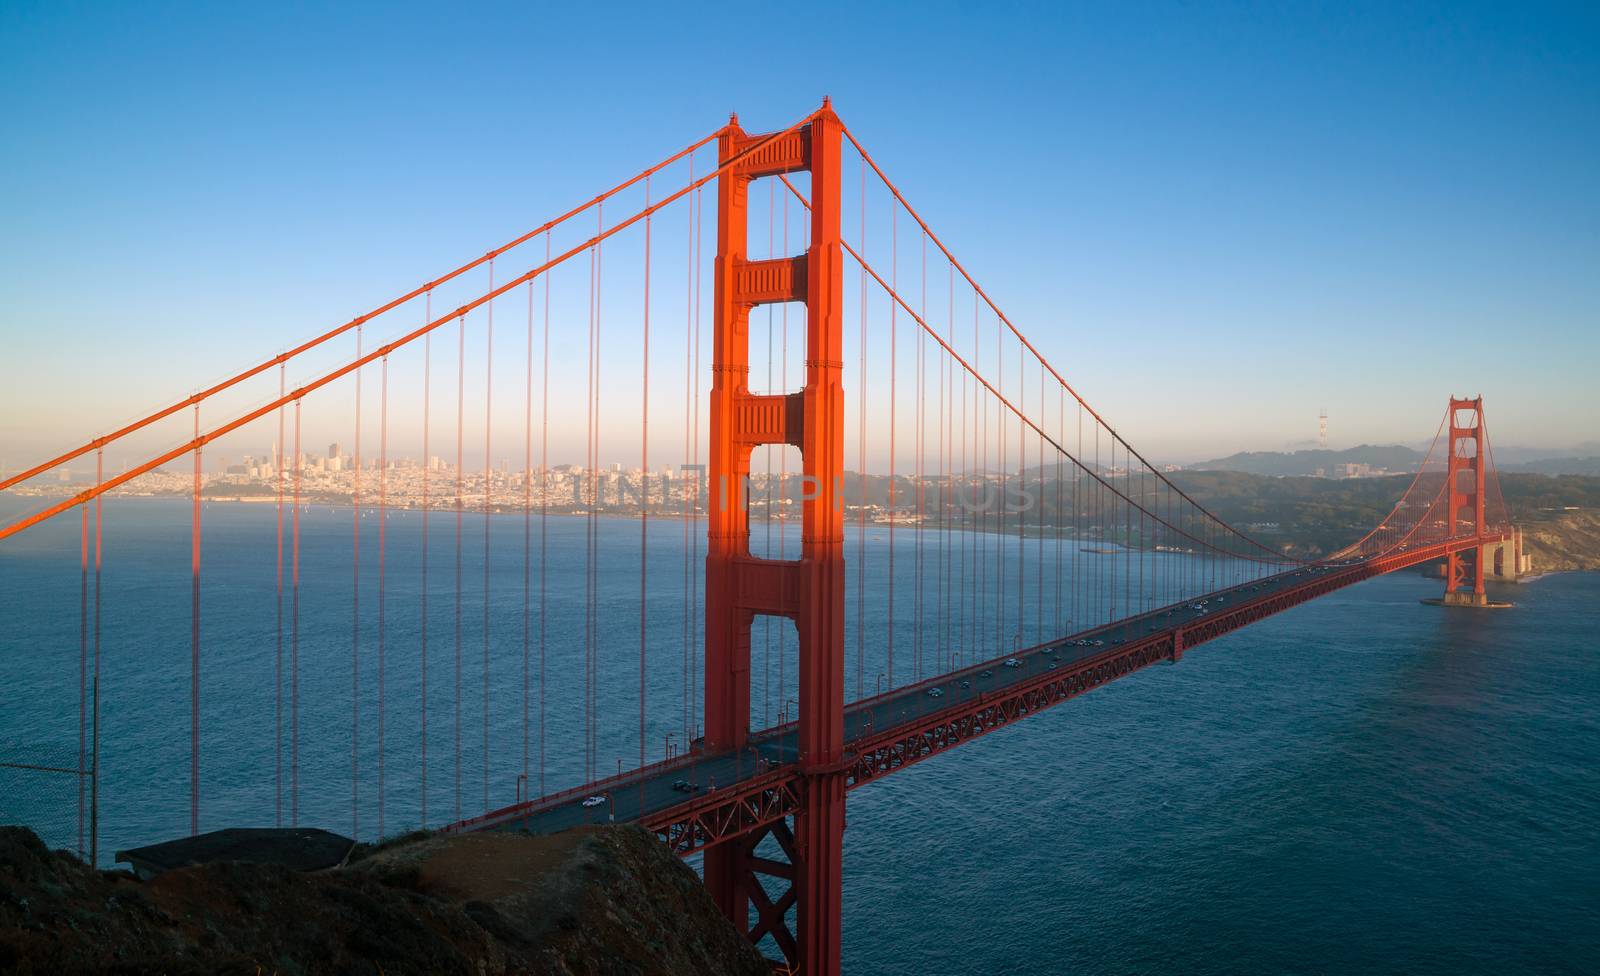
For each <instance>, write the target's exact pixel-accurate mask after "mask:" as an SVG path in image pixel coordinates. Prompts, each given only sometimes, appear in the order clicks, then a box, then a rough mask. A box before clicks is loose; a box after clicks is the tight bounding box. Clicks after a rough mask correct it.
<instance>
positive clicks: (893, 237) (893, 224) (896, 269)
mask: <svg viewBox="0 0 1600 976" xmlns="http://www.w3.org/2000/svg"><path fill="white" fill-rule="evenodd" d="M889 254H890V257H889V277H890V287H891V288H893V289H894V290H895V291H897V292H898V291H899V288H898V287H897V283H898V282H899V280H900V278H899V276H900V211H899V210H898V208H897V207H896V206H894V205H891V206H890V207H889ZM898 317H899V310H898V309H897V308H896V307H895V303H894V302H893V301H890V303H889V501H888V515H889V586H888V589H889V660H888V669H887V671H886V674H887V675H888V679H889V687H890V688H893V687H894V519H895V515H894V495H895V491H894V428H895V408H896V406H897V404H896V402H895V401H896V400H897V399H898V397H897V395H896V393H895V374H896V373H897V372H898V370H897V368H896V367H897V365H898V363H897V359H898V352H897V349H896V344H895V325H896V322H897V319H898Z"/></svg>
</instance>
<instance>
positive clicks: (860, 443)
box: [855, 157, 869, 701]
mask: <svg viewBox="0 0 1600 976" xmlns="http://www.w3.org/2000/svg"><path fill="white" fill-rule="evenodd" d="M860 204H861V232H860V236H859V237H858V238H857V240H858V241H859V242H860V244H861V253H862V254H863V255H865V254H866V253H867V160H866V158H865V157H862V160H861V196H860ZM860 273H861V321H860V322H859V323H858V325H859V326H860V330H861V339H860V347H859V349H858V350H857V352H858V353H859V354H860V359H861V366H860V369H859V371H858V372H857V374H856V375H857V379H856V386H857V388H858V389H859V390H860V393H859V400H858V407H857V410H856V484H857V491H858V493H859V494H860V496H861V501H860V507H859V508H858V509H857V511H856V565H855V576H856V700H857V701H860V700H861V696H862V684H863V682H864V680H865V678H866V670H867V666H866V660H867V655H866V648H867V644H866V640H867V638H866V629H865V628H866V621H867V617H866V607H865V603H866V592H867V590H866V586H867V503H868V501H869V496H868V494H867V266H866V265H865V264H862V265H861V272H860Z"/></svg>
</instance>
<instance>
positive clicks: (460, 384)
mask: <svg viewBox="0 0 1600 976" xmlns="http://www.w3.org/2000/svg"><path fill="white" fill-rule="evenodd" d="M466 398H467V317H466V316H465V315H463V316H460V317H459V318H457V319H456V504H455V508H456V615H455V638H456V640H455V645H456V686H455V687H456V713H455V715H456V724H455V733H456V734H455V760H456V762H455V773H456V820H457V821H460V820H461V516H462V493H463V491H464V485H463V483H462V472H463V470H464V462H465V457H464V456H463V454H462V448H461V440H462V425H463V423H464V422H465V417H466V405H467V399H466Z"/></svg>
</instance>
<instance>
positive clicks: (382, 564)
mask: <svg viewBox="0 0 1600 976" xmlns="http://www.w3.org/2000/svg"><path fill="white" fill-rule="evenodd" d="M381 375H382V379H381V380H380V381H379V387H378V834H377V836H378V839H379V840H382V839H383V794H384V790H383V788H384V785H385V784H384V772H385V770H384V764H383V733H384V727H383V704H384V702H383V693H384V687H383V677H384V675H383V670H384V664H385V663H386V662H385V660H384V652H385V650H386V648H385V647H384V640H385V638H386V636H387V635H386V634H385V633H384V624H385V621H384V609H385V607H384V597H385V596H386V594H385V592H384V584H385V583H387V582H388V581H387V580H386V579H385V578H384V577H385V574H386V573H387V560H388V555H389V357H388V356H384V357H383V370H382V374H381Z"/></svg>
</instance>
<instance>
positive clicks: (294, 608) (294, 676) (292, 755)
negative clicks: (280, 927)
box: [289, 398, 303, 827]
mask: <svg viewBox="0 0 1600 976" xmlns="http://www.w3.org/2000/svg"><path fill="white" fill-rule="evenodd" d="M292 459H293V462H294V507H293V509H292V518H291V521H292V523H293V524H292V526H291V527H290V533H291V534H290V553H289V561H290V570H289V590H290V598H289V603H290V613H289V826H291V827H298V826H299V825H300V478H301V475H302V467H303V461H302V458H301V456H300V400H299V398H296V399H295V401H294V454H293V455H292Z"/></svg>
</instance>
